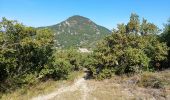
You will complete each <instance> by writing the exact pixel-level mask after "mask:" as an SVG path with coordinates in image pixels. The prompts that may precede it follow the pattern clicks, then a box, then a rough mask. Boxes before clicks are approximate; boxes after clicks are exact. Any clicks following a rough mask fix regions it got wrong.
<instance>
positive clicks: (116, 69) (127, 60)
mask: <svg viewBox="0 0 170 100" xmlns="http://www.w3.org/2000/svg"><path fill="white" fill-rule="evenodd" d="M157 32H158V28H157V27H156V25H154V24H152V23H149V22H147V20H145V19H143V21H142V23H141V24H140V21H139V17H138V15H136V14H132V15H131V17H130V21H129V22H128V24H127V25H125V24H119V25H118V29H117V30H114V31H113V33H112V35H111V36H108V37H106V38H105V39H104V40H103V41H101V42H100V43H99V44H98V46H97V48H96V49H95V50H94V53H93V56H92V59H93V61H92V62H90V63H89V65H90V66H88V68H89V70H90V71H91V74H92V75H93V76H94V77H96V78H98V79H104V78H110V77H111V76H112V75H113V74H119V75H120V74H133V73H140V72H142V71H154V70H160V69H162V68H163V67H164V66H163V64H162V63H164V61H166V60H167V55H168V50H169V48H168V47H167V45H166V43H164V42H161V41H160V39H159V37H158V35H157ZM167 40H168V39H167Z"/></svg>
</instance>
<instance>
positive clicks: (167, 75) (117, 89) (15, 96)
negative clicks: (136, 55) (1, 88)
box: [2, 70, 170, 100]
mask: <svg viewBox="0 0 170 100" xmlns="http://www.w3.org/2000/svg"><path fill="white" fill-rule="evenodd" d="M82 74H83V73H82V72H78V73H74V74H71V75H70V76H69V78H70V80H67V81H52V80H49V81H47V82H44V83H40V84H38V85H36V86H32V87H30V88H29V89H26V90H25V89H20V90H17V91H15V92H13V93H11V94H7V95H3V98H2V99H4V100H28V99H30V98H31V97H33V96H38V95H40V94H41V95H42V94H48V93H50V92H52V91H55V90H57V89H58V88H61V87H63V86H69V85H72V84H73V82H74V80H75V78H77V77H80V76H82ZM152 79H156V80H154V81H150V80H152ZM157 79H158V80H157ZM155 81H156V82H157V81H158V83H161V85H163V87H160V88H155V87H152V85H153V83H154V82H155ZM159 81H160V82H159ZM85 82H86V83H87V88H88V95H87V97H86V100H136V99H137V100H138V99H139V100H150V99H155V100H170V70H166V71H161V72H155V73H151V72H144V73H142V74H140V75H134V76H131V77H127V76H114V77H112V78H111V79H106V80H102V81H96V80H92V79H91V80H86V81H85ZM145 84H147V85H148V86H145ZM149 85H151V86H149ZM52 100H82V91H81V90H79V89H78V90H76V91H71V92H70V91H69V92H64V93H61V94H60V95H57V96H56V97H55V98H53V99H52Z"/></svg>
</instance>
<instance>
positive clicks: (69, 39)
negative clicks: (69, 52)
mask: <svg viewBox="0 0 170 100" xmlns="http://www.w3.org/2000/svg"><path fill="white" fill-rule="evenodd" d="M40 28H48V29H51V30H52V31H53V32H54V33H55V37H56V41H57V43H56V45H57V46H60V47H62V48H68V47H93V46H94V44H95V43H96V41H98V40H100V39H102V38H104V37H105V36H107V35H109V34H110V33H111V31H110V30H109V29H107V28H105V27H102V26H99V25H97V24H95V23H94V22H93V21H91V20H90V19H88V18H85V17H82V16H79V15H75V16H72V17H70V18H68V19H67V20H65V21H63V22H61V23H59V24H56V25H52V26H46V27H40Z"/></svg>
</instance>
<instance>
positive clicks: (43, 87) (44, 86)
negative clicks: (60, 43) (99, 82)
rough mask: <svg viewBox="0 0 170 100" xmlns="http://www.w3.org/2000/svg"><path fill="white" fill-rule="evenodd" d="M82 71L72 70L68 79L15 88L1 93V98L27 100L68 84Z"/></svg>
mask: <svg viewBox="0 0 170 100" xmlns="http://www.w3.org/2000/svg"><path fill="white" fill-rule="evenodd" d="M82 73H83V72H74V73H71V74H70V75H69V79H68V80H60V81H54V80H48V81H46V82H40V83H37V84H36V85H34V86H31V87H27V88H26V87H25V88H21V89H18V90H15V91H13V92H11V93H7V94H3V95H2V98H1V99H2V100H29V99H30V98H32V97H35V96H38V95H42V94H48V93H49V92H52V91H55V90H56V89H57V88H59V87H61V86H63V85H70V84H72V83H73V81H74V79H76V78H77V77H78V76H80V74H82Z"/></svg>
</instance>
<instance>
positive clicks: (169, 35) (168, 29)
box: [160, 19, 170, 67]
mask: <svg viewBox="0 0 170 100" xmlns="http://www.w3.org/2000/svg"><path fill="white" fill-rule="evenodd" d="M160 38H161V40H162V41H163V42H166V43H167V45H168V47H170V19H169V21H168V23H167V24H166V25H165V28H164V31H163V33H162V34H161V35H160ZM169 64H170V50H169V52H168V62H165V65H164V66H167V67H170V66H169Z"/></svg>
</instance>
